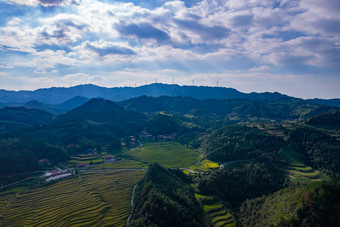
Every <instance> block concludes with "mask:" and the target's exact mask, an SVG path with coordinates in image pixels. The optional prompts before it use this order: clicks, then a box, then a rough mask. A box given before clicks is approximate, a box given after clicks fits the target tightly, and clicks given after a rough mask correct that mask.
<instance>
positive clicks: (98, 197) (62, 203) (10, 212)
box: [0, 170, 145, 226]
mask: <svg viewBox="0 0 340 227" xmlns="http://www.w3.org/2000/svg"><path fill="white" fill-rule="evenodd" d="M144 174H145V171H143V170H142V171H137V170H130V171H126V170H116V171H106V172H84V173H81V174H80V175H79V177H73V178H71V179H68V180H64V181H61V182H58V183H55V184H53V185H49V186H46V187H42V188H39V189H35V190H27V191H24V192H20V193H18V192H17V193H14V192H13V191H8V192H5V193H2V194H0V226H123V225H124V224H125V223H126V219H127V217H128V215H129V213H130V210H131V205H130V200H131V192H132V189H133V187H134V185H135V184H136V183H137V182H138V181H139V180H140V179H141V178H142V177H143V176H144Z"/></svg>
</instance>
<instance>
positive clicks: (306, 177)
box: [280, 148, 329, 184]
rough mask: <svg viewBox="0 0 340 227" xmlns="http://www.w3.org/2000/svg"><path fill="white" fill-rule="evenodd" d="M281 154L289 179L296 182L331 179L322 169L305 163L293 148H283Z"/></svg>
mask: <svg viewBox="0 0 340 227" xmlns="http://www.w3.org/2000/svg"><path fill="white" fill-rule="evenodd" d="M280 155H281V156H282V157H283V158H284V161H285V164H286V165H285V167H284V170H283V171H287V174H288V177H289V179H290V180H291V181H292V182H293V183H294V184H296V183H309V182H311V181H322V180H329V177H328V176H326V175H325V174H322V173H320V171H318V170H315V169H313V168H311V167H310V166H307V165H305V164H303V162H302V161H301V159H300V158H299V155H298V154H297V153H296V152H294V151H293V150H292V149H288V148H287V149H283V151H282V152H281V153H280Z"/></svg>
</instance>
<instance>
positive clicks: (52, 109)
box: [20, 100, 65, 114]
mask: <svg viewBox="0 0 340 227" xmlns="http://www.w3.org/2000/svg"><path fill="white" fill-rule="evenodd" d="M20 106H23V107H26V108H28V109H38V110H44V111H47V112H49V113H52V114H60V113H62V112H65V110H63V109H62V108H60V107H58V106H54V105H48V104H45V103H42V102H39V101H36V100H32V101H29V102H27V103H25V104H23V105H20Z"/></svg>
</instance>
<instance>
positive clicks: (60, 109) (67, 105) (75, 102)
mask: <svg viewBox="0 0 340 227" xmlns="http://www.w3.org/2000/svg"><path fill="white" fill-rule="evenodd" d="M88 100H89V99H88V98H85V97H82V96H75V97H73V98H71V99H69V100H66V101H65V102H63V103H60V104H56V105H53V104H45V103H43V102H40V101H37V100H32V101H29V102H27V103H0V108H2V107H6V106H7V107H26V108H28V109H38V110H44V111H47V112H49V113H52V114H55V115H58V114H61V113H65V112H67V111H69V110H72V109H74V108H76V107H78V106H80V105H82V104H84V103H85V102H87V101H88Z"/></svg>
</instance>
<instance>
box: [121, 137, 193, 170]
mask: <svg viewBox="0 0 340 227" xmlns="http://www.w3.org/2000/svg"><path fill="white" fill-rule="evenodd" d="M125 155H127V156H128V157H130V158H133V159H136V160H138V161H141V162H145V163H156V162H157V163H158V164H160V165H162V166H164V167H167V168H170V167H181V168H188V167H190V166H192V165H193V164H195V163H196V162H197V159H198V157H199V155H198V152H197V151H196V150H193V149H190V148H188V147H186V146H183V145H181V144H179V143H177V142H163V143H149V144H145V145H143V146H142V147H139V148H134V149H131V150H129V151H127V152H126V153H125Z"/></svg>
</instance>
